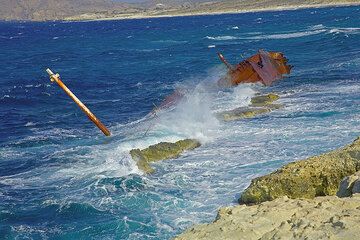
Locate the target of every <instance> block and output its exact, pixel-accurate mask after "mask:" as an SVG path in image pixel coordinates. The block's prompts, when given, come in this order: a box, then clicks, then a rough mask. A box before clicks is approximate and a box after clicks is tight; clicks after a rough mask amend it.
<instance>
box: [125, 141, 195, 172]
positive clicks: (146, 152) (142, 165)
mask: <svg viewBox="0 0 360 240" xmlns="http://www.w3.org/2000/svg"><path fill="white" fill-rule="evenodd" d="M199 146H200V142H199V141H197V140H194V139H185V140H180V141H177V142H175V143H170V142H161V143H158V144H155V145H152V146H150V147H148V148H145V149H143V150H140V149H133V150H131V151H130V155H131V157H132V158H133V159H134V160H135V161H136V163H137V165H138V167H139V169H141V170H142V171H144V172H146V173H152V172H154V169H153V168H152V167H151V166H150V165H149V163H151V162H157V161H160V160H165V159H169V158H177V157H179V156H180V154H181V153H183V152H184V151H186V150H192V149H194V148H197V147H199Z"/></svg>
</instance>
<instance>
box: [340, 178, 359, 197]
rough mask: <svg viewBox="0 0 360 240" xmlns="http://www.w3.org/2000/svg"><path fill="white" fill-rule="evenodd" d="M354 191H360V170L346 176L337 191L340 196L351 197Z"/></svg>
mask: <svg viewBox="0 0 360 240" xmlns="http://www.w3.org/2000/svg"><path fill="white" fill-rule="evenodd" d="M354 193H360V172H356V173H355V174H353V175H351V176H347V177H345V178H344V179H343V180H342V181H341V182H340V186H339V190H338V192H337V193H336V196H338V197H350V196H351V195H352V194H354Z"/></svg>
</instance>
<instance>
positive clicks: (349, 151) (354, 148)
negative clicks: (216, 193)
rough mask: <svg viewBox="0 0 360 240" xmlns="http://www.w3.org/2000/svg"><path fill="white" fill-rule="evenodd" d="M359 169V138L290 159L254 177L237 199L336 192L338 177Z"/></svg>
mask: <svg viewBox="0 0 360 240" xmlns="http://www.w3.org/2000/svg"><path fill="white" fill-rule="evenodd" d="M359 169H360V138H358V139H357V140H355V141H354V142H353V143H352V144H350V145H348V146H346V147H344V148H341V149H338V150H335V151H332V152H329V153H325V154H322V155H319V156H315V157H311V158H308V159H306V160H302V161H298V162H293V163H290V164H288V165H286V166H284V167H282V168H280V169H279V170H277V171H275V172H274V173H271V174H269V175H266V176H263V177H259V178H256V179H254V180H253V181H252V182H251V185H250V186H249V187H248V188H247V189H246V190H245V191H244V193H243V194H242V196H241V198H240V199H239V201H240V203H245V204H252V203H260V202H264V201H270V200H273V199H276V198H279V197H282V196H288V197H290V198H314V197H316V196H326V195H335V194H336V192H337V189H338V186H339V183H340V182H341V180H342V179H343V178H344V177H346V176H349V175H351V174H353V173H355V172H356V171H358V170H359Z"/></svg>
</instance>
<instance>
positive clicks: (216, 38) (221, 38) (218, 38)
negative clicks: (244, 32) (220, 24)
mask: <svg viewBox="0 0 360 240" xmlns="http://www.w3.org/2000/svg"><path fill="white" fill-rule="evenodd" d="M205 38H206V39H209V40H216V41H226V40H234V39H238V38H237V37H234V36H217V37H211V36H206V37H205Z"/></svg>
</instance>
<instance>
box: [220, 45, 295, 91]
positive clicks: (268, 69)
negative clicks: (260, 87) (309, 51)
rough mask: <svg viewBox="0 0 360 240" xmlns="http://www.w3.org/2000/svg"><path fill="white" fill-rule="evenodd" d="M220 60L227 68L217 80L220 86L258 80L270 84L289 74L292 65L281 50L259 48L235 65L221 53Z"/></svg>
mask: <svg viewBox="0 0 360 240" xmlns="http://www.w3.org/2000/svg"><path fill="white" fill-rule="evenodd" d="M218 56H219V58H220V60H221V61H222V62H223V63H224V64H225V66H226V67H227V68H228V72H227V74H226V75H225V76H224V77H222V78H221V79H220V80H219V81H218V85H219V86H221V87H231V86H236V85H238V84H241V83H256V82H260V83H262V84H264V85H266V86H270V85H271V84H272V83H273V82H275V81H276V80H279V79H282V78H283V77H284V75H286V74H290V71H291V69H292V67H293V66H291V65H288V64H287V62H288V59H287V58H286V57H285V56H284V54H283V53H281V52H267V51H264V50H259V51H258V53H257V54H255V55H253V56H251V57H249V58H247V59H245V60H243V61H242V62H240V63H238V64H237V65H235V66H234V65H231V64H230V63H229V62H228V61H227V60H226V59H225V58H224V56H223V55H222V54H221V53H218Z"/></svg>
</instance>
